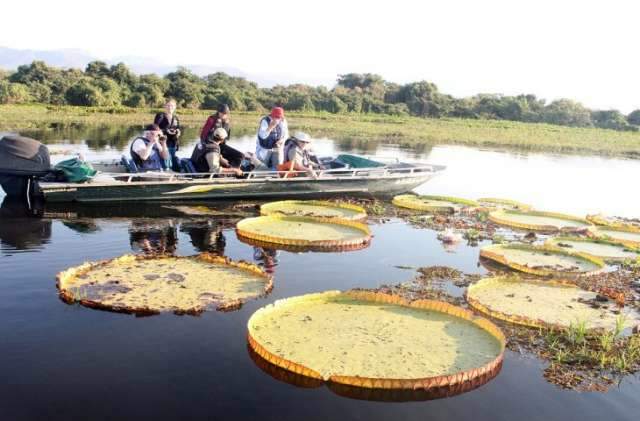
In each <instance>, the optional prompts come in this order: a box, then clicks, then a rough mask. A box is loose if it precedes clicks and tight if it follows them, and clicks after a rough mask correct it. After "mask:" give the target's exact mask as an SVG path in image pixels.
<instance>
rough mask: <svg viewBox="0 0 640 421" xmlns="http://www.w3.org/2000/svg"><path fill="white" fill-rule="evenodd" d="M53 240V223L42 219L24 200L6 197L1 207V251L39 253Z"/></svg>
mask: <svg viewBox="0 0 640 421" xmlns="http://www.w3.org/2000/svg"><path fill="white" fill-rule="evenodd" d="M50 239H51V221H50V220H46V219H42V218H40V215H39V214H38V212H37V211H34V210H33V209H29V208H28V207H27V206H26V204H25V203H24V202H23V201H22V200H16V199H15V198H9V197H5V198H4V200H3V201H2V206H1V207H0V250H1V251H2V252H3V254H4V253H10V252H15V251H21V252H24V251H37V250H38V249H41V248H43V246H44V245H45V244H47V243H49V241H50Z"/></svg>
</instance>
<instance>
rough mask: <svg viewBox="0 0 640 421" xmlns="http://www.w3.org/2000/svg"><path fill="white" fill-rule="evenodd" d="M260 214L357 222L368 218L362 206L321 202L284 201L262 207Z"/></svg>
mask: <svg viewBox="0 0 640 421" xmlns="http://www.w3.org/2000/svg"><path fill="white" fill-rule="evenodd" d="M260 213H261V214H262V215H286V216H311V217H319V218H340V219H347V220H350V221H357V220H361V219H365V218H366V217H367V212H366V211H365V210H364V208H363V207H361V206H357V205H352V204H350V203H340V202H327V201H321V200H282V201H279V202H271V203H265V204H264V205H262V206H260Z"/></svg>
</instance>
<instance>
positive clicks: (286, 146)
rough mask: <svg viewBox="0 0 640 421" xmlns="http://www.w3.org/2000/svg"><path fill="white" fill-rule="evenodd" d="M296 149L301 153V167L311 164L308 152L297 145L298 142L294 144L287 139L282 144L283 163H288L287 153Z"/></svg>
mask: <svg viewBox="0 0 640 421" xmlns="http://www.w3.org/2000/svg"><path fill="white" fill-rule="evenodd" d="M296 148H300V150H301V151H302V165H304V166H305V167H308V166H309V164H310V162H311V157H310V155H309V151H308V150H306V149H305V148H303V147H301V146H300V145H298V142H296V141H295V140H293V139H292V138H289V139H287V141H286V142H284V162H285V163H287V162H289V152H290V151H291V150H292V149H293V150H295V149H296Z"/></svg>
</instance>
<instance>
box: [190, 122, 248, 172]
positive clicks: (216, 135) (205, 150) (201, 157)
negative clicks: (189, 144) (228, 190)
mask: <svg viewBox="0 0 640 421" xmlns="http://www.w3.org/2000/svg"><path fill="white" fill-rule="evenodd" d="M227 136H228V135H227V131H226V130H225V129H223V128H222V127H218V128H217V129H215V130H214V131H213V134H212V135H211V136H210V137H208V138H207V139H205V141H204V142H203V141H202V140H201V141H200V142H198V144H197V145H196V146H195V147H194V148H193V153H192V154H191V162H192V163H193V166H194V167H195V169H196V171H197V172H202V173H204V172H210V173H215V174H235V175H237V176H242V170H241V169H240V168H235V167H225V165H224V161H223V158H222V156H221V155H222V154H221V153H220V144H221V143H222V142H224V140H225V139H226V138H227Z"/></svg>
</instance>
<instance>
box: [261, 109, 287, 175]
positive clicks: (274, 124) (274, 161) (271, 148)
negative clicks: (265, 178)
mask: <svg viewBox="0 0 640 421" xmlns="http://www.w3.org/2000/svg"><path fill="white" fill-rule="evenodd" d="M288 138H289V127H288V125H287V120H286V119H285V118H284V110H283V109H282V107H273V108H272V109H271V113H270V114H269V115H267V116H264V117H262V119H261V120H260V127H259V128H258V139H257V141H256V156H257V157H258V159H259V160H260V161H262V162H263V163H264V164H265V165H266V166H267V167H269V168H271V169H274V170H275V169H276V168H277V167H278V165H280V164H282V161H283V158H284V157H283V156H282V148H283V146H284V141H285V140H286V139H288Z"/></svg>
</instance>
